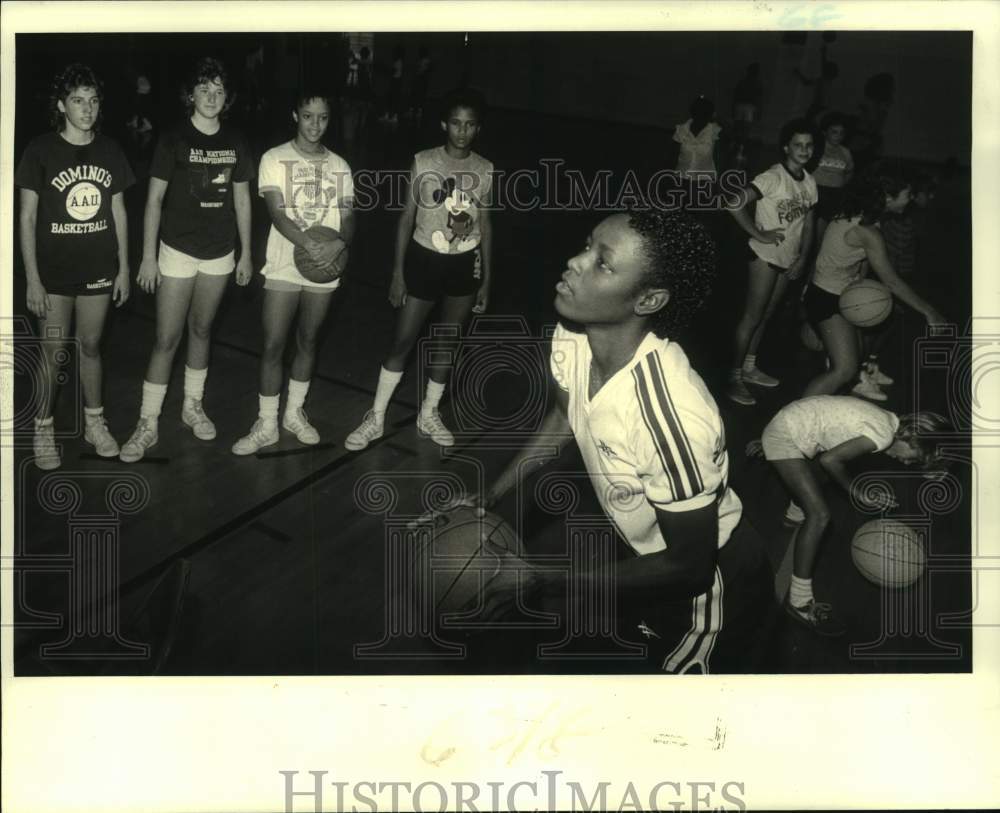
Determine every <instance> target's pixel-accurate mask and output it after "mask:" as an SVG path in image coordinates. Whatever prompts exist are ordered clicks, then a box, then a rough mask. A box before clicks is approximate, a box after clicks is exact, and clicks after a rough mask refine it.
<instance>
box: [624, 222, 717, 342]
mask: <svg viewBox="0 0 1000 813" xmlns="http://www.w3.org/2000/svg"><path fill="white" fill-rule="evenodd" d="M628 218H629V220H628V223H629V226H631V227H632V228H633V229H634V230H635V231H636V232H637V233H638V234H639V235H640V236H641V237H642V239H643V243H644V247H645V253H646V258H647V259H648V261H649V267H648V270H647V271H646V274H645V276H644V277H643V279H642V281H641V283H640V289H641V288H665V289H666V290H667V291H669V292H670V299H669V301H668V302H667V304H666V305H665V306H664V307H663V308H661V309H660V310H659V311H657V312H656V313H655V314H653V316H652V317H650V328H651V329H652V331H653V332H654V333H655V334H656V335H657V336H659V337H660V338H675V337H676V336H677V334H678V333H679V332H680V331H681V330H682V329H683V328H684V327H685V326H686V325H687V324H688V322H689V321H690V320H691V318H692V317H693V316H694V315H695V314H696V313H697V312H698V311H699V310H700V309H701V308H702V307H703V306H704V304H705V302H706V301H707V300H708V297H709V295H710V294H711V292H712V283H713V282H714V281H715V274H716V253H715V243H714V241H713V240H712V237H711V235H710V234H709V232H708V229H707V228H705V226H704V225H702V224H701V223H699V222H698V221H697V220H695V219H694V218H693V217H692V216H691V215H690V214H688V213H687V212H684V211H678V210H666V209H658V208H649V209H642V210H631V211H629V212H628Z"/></svg>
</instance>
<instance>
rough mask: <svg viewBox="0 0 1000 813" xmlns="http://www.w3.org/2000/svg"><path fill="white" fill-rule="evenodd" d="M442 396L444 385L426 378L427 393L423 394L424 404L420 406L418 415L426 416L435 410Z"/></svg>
mask: <svg viewBox="0 0 1000 813" xmlns="http://www.w3.org/2000/svg"><path fill="white" fill-rule="evenodd" d="M442 395H444V384H438V382H437V381H434V380H433V379H431V378H428V379H427V392H426V393H425V394H424V402H423V403H422V404H421V405H420V414H421V415H424V416H427V415H430V414H431V412H433V411H434V410H435V409H437V407H438V404H440V403H441V396H442Z"/></svg>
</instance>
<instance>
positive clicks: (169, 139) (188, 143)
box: [149, 120, 254, 260]
mask: <svg viewBox="0 0 1000 813" xmlns="http://www.w3.org/2000/svg"><path fill="white" fill-rule="evenodd" d="M149 174H150V175H151V176H152V177H153V178H160V179H161V180H164V181H166V182H167V183H168V184H169V186H168V187H167V194H166V197H165V199H164V202H163V216H162V218H161V221H160V239H161V240H162V241H163V242H164V243H166V244H167V245H168V246H170V247H171V248H174V249H177V250H178V251H182V252H184V253H185V254H187V255H189V256H191V257H197V258H198V259H199V260H214V259H218V258H219V257H225V256H226V255H227V254H228V253H229V252H230V251H232V250H233V247H234V245H235V244H236V210H235V209H234V207H233V184H234V183H243V182H247V181H249V180H251V179H252V178H253V175H254V166H253V158H252V156H251V153H250V148H249V146H248V145H247V142H246V139H244V138H243V135H242V134H241V133H240V132H239V131H237V130H235V129H233V128H232V127H228V126H227V125H225V124H223V125H222V126H221V127H220V128H219V132H217V133H215V134H214V135H205V134H204V133H202V132H201V131H199V130H197V129H196V128H195V126H194V125H193V124H192V123H191V122H190V120H187V121H184V122H183V123H182V124H180V125H178V126H177V127H174V128H173V129H171V130H170V131H168V132H166V133H164V135H163V136H162V137H161V138H160V140H159V141H157V143H156V150H155V151H154V152H153V163H152V165H151V166H150V170H149ZM244 248H246V247H244Z"/></svg>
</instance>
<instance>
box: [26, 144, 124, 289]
mask: <svg viewBox="0 0 1000 813" xmlns="http://www.w3.org/2000/svg"><path fill="white" fill-rule="evenodd" d="M14 182H15V184H17V186H19V187H21V188H22V189H30V190H31V191H33V192H35V193H36V194H37V195H38V213H37V225H36V231H35V235H36V243H35V245H36V249H35V250H36V254H37V258H38V273H39V276H40V277H41V280H42V284H43V285H45V286H46V287H49V286H61V285H76V284H86V285H87V287H88V288H96V287H98V286H99V287H101V288H107V289H108V290H110V289H111V286H112V281H113V280H114V277H115V275H116V274H117V273H118V237H117V235H116V234H115V223H114V219H113V218H112V216H111V198H112V197H113V196H114V195H116V194H118V193H119V192H122V191H124V190H125V189H126V188H128V187H129V186H131V185H132V184H133V183H134V182H135V177H134V176H133V174H132V169H131V167H129V165H128V161H127V160H126V159H125V154H124V153H123V152H122V150H121V148H120V147H119V146H118V144H117V143H116V142H115V141H113V140H112V139H110V138H108V137H106V136H103V135H101V134H100V133H97V134H96V135H95V136H94V140H93V141H91V142H90V143H89V144H70V143H69V142H68V141H67V140H66V139H65V138H63V137H62V136H61V135H59V134H58V133H47V134H45V135H43V136H39V137H38V138H36V139H34V140H33V141H32V142H31V143H30V144H28V146H27V147H26V148H25V150H24V155H23V156H22V157H21V161H20V162H19V163H18V165H17V172H16V173H15V175H14Z"/></svg>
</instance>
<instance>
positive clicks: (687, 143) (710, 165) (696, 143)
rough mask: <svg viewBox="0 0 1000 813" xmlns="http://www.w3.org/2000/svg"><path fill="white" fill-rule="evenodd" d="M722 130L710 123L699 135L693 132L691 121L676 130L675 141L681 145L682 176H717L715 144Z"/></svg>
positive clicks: (680, 170)
mask: <svg viewBox="0 0 1000 813" xmlns="http://www.w3.org/2000/svg"><path fill="white" fill-rule="evenodd" d="M721 132H722V128H721V127H720V126H719V125H718V124H716V123H715V122H714V121H710V122H709V123H708V124H706V125H705V126H704V127H702V128H701V132H699V133H698V135H694V133H692V132H691V119H688V120H687V121H686V122H684V123H683V124H678V125H677V127H676V128H674V141H676V142H677V143H678V144H680V145H681V150H680V154H679V155H678V156H677V171H678V172H679V173H681V175H688V174H690V173H705V172H710V173H712V174H713V175H715V158H714V156H713V154H712V153H713V151H714V150H715V142H716V141H717V140H718V138H719V133H721Z"/></svg>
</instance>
